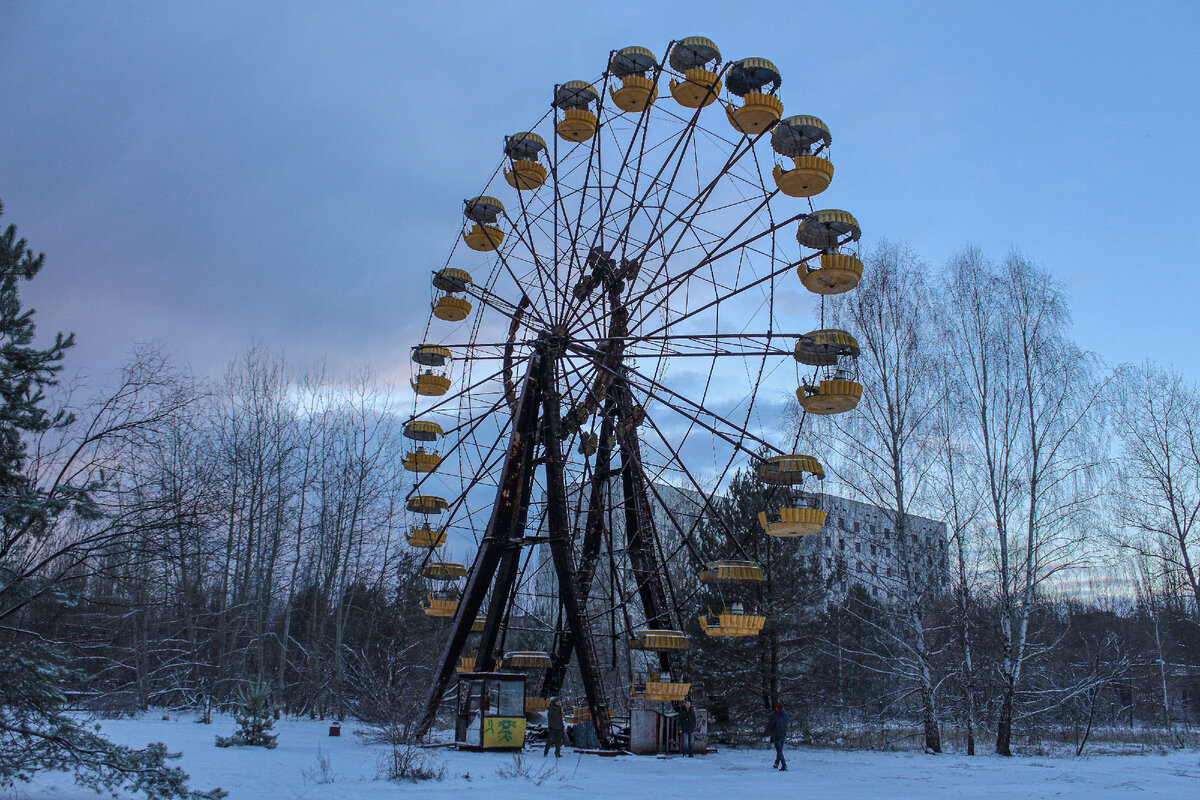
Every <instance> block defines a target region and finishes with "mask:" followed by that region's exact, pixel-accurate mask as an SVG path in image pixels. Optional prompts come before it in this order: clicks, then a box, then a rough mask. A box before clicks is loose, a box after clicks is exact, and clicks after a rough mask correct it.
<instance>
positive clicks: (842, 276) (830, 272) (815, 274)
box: [796, 253, 863, 294]
mask: <svg viewBox="0 0 1200 800" xmlns="http://www.w3.org/2000/svg"><path fill="white" fill-rule="evenodd" d="M796 273H797V274H798V275H799V276H800V282H801V283H802V284H804V288H805V289H808V290H809V291H810V292H812V293H814V294H841V293H842V292H848V291H850V290H851V289H853V288H854V287H855V286H858V282H859V281H860V280H861V279H862V273H863V264H862V262H861V261H859V260H858V259H857V258H855V257H854V256H852V255H850V254H849V253H822V254H821V268H820V269H813V270H810V269H809V268H808V263H807V262H805V263H804V264H801V265H800V266H799V267H797V269H796Z"/></svg>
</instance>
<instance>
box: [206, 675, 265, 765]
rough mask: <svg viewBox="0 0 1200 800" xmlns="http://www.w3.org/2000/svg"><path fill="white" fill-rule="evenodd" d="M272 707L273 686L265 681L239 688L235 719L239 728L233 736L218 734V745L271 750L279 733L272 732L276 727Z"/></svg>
mask: <svg viewBox="0 0 1200 800" xmlns="http://www.w3.org/2000/svg"><path fill="white" fill-rule="evenodd" d="M273 717H274V712H273V711H272V708H271V687H270V686H269V685H267V684H265V683H253V684H250V685H249V686H243V687H242V688H241V689H239V690H238V710H237V713H236V714H234V717H233V720H234V722H236V723H237V724H238V730H237V732H236V733H234V734H233V736H218V737H217V747H240V746H243V745H244V746H247V747H265V748H267V749H268V750H271V749H273V748H274V747H275V740H276V739H278V738H279V734H276V733H271V729H272V728H274V727H275V720H274V719H273Z"/></svg>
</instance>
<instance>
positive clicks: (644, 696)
mask: <svg viewBox="0 0 1200 800" xmlns="http://www.w3.org/2000/svg"><path fill="white" fill-rule="evenodd" d="M691 690H692V685H691V684H690V683H683V682H680V681H672V680H670V678H669V676H668V679H667V680H662V678H661V676H660V675H659V674H658V673H657V672H651V673H650V675H649V676H648V677H647V678H646V680H645V681H642V682H634V684H633V685H632V686H631V687H630V694H631V695H632V696H633V698H634V699H635V700H658V701H661V702H668V703H669V702H680V701H682V700H683V699H684V698H685V697H687V696H688V692H690V691H691Z"/></svg>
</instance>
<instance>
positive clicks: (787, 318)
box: [404, 37, 862, 745]
mask: <svg viewBox="0 0 1200 800" xmlns="http://www.w3.org/2000/svg"><path fill="white" fill-rule="evenodd" d="M781 83H782V79H781V76H780V73H779V70H778V69H777V68H776V67H775V66H774V65H773V64H772V63H771V62H770V61H767V60H766V59H763V58H743V59H740V60H735V61H725V60H723V58H722V55H721V53H720V50H719V49H718V47H717V45H716V44H715V43H713V42H712V41H710V40H708V39H705V38H703V37H688V38H685V39H681V40H679V41H675V42H672V43H670V44H669V45H668V47H667V48H666V49H665V52H664V54H663V56H662V57H661V58H660V57H659V56H657V55H656V54H655V53H654V52H652V51H651V50H648V49H646V48H643V47H625V48H623V49H620V50H616V51H613V52H612V53H610V55H609V59H608V64H607V67H606V69H605V70H604V71H603V73H602V74H601V75H600V76H599V78H597V79H596V80H594V81H590V82H589V81H583V80H572V81H567V82H565V83H562V84H560V85H558V86H556V87H554V90H553V92H552V94H551V97H550V99H551V103H550V108H549V110H548V111H547V112H546V113H545V115H544V116H543V117H542V118H541V119H540V120H538V121H537V122H536V123H535V124H534V125H531V126H530V129H529V130H526V131H519V132H513V133H510V134H509V135H507V136H504V137H503V139H501V138H500V136H499V135H497V137H496V148H497V153H498V155H501V160H500V164H499V165H498V166H497V168H496V169H495V171H494V172H493V173H492V175H491V176H490V177H489V178H488V179H487V180H486V181H485V182H484V184H483V186H482V188H481V189H478V190H476V191H477V193H474V194H472V196H470V197H469V198H468V199H466V200H465V201H464V203H463V207H462V214H463V217H464V223H463V230H462V234H461V236H459V237H457V238H456V240H455V243H454V245H453V247H452V248H451V249H450V252H449V255H448V257H447V259H446V261H445V263H444V264H443V265H442V266H441V267H440V268H438V269H436V270H434V271H433V274H432V279H431V287H432V299H431V318H430V321H429V323H428V324H427V327H426V330H425V334H424V337H423V340H422V341H421V342H420V343H418V344H417V345H416V346H415V347H413V348H412V361H413V379H412V386H413V389H414V391H415V392H416V402H415V405H414V411H413V416H412V418H411V419H410V420H409V421H408V423H407V424H406V426H405V429H404V435H405V436H406V437H408V439H410V440H411V442H412V447H411V449H410V451H409V452H408V454H407V455H406V457H405V461H404V466H405V468H406V469H408V470H410V471H411V472H412V473H413V477H414V480H413V488H412V491H411V493H410V495H409V497H408V499H407V508H408V510H409V511H410V512H412V514H413V525H412V527H411V529H410V532H409V534H408V543H409V544H410V545H411V546H413V547H415V548H419V549H420V550H421V551H422V552H423V554H424V559H425V560H424V563H423V574H424V576H425V577H426V579H428V580H429V582H430V591H429V594H428V596H427V598H426V600H425V603H424V611H425V613H426V614H428V615H430V616H433V617H444V618H446V619H447V620H448V630H447V634H446V644H445V647H444V649H443V651H442V654H441V657H440V660H439V663H438V669H437V674H436V675H435V677H434V680H433V681H432V684H431V686H430V690H429V697H428V703H427V708H426V715H425V718H424V721H423V723H422V728H423V729H424V728H427V727H428V726H429V725H430V724H431V723H432V721H433V718H434V715H435V714H436V711H437V708H438V704H439V703H440V702H441V700H442V699H443V697H444V695H445V692H446V690H447V687H448V685H449V683H450V681H451V679H452V678H453V677H454V675H455V673H456V672H458V673H463V674H476V673H489V672H494V671H497V670H510V671H514V672H521V673H524V674H525V676H526V679H527V683H526V686H527V690H526V694H525V698H524V709H523V710H524V711H526V712H535V711H540V710H544V709H545V708H546V706H547V704H548V702H549V699H548V698H550V697H551V696H554V695H558V694H560V693H561V692H562V690H563V688H564V684H565V682H566V681H567V676H568V672H571V675H572V676H573V677H572V681H573V682H574V684H575V685H577V686H579V687H581V689H582V694H583V697H582V698H581V702H580V704H579V708H578V711H577V714H576V716H577V719H579V720H582V719H590V720H591V721H592V723H593V724H594V727H595V731H596V734H597V737H598V738H599V741H600V742H601V743H602V744H603V745H608V744H609V743H611V741H612V735H613V725H612V723H613V718H614V716H616V715H618V714H619V713H620V712H621V710H622V709H628V708H629V707H630V705H631V704H634V703H638V702H650V703H664V702H666V703H669V702H673V701H679V700H681V699H683V698H684V697H685V696H687V695H688V693H689V692H690V691H692V683H693V681H692V678H693V676H690V675H689V674H688V650H689V649H690V646H691V641H692V638H693V636H694V635H696V634H695V633H694V631H696V630H698V631H699V632H700V633H699V635H706V636H719V637H729V638H730V639H737V638H739V637H740V638H749V637H753V636H757V635H758V633H759V631H760V630H761V629H762V628H763V626H764V624H765V623H766V615H765V614H764V613H763V611H762V609H755V608H753V606H752V604H751V603H748V602H746V601H745V600H744V599H738V598H739V595H738V592H739V587H743V588H744V587H748V586H749V587H752V586H753V585H754V584H755V583H756V582H760V581H762V580H763V571H762V569H761V568H760V567H759V565H758V564H756V563H754V561H753V560H750V559H748V558H746V557H745V554H744V553H739V552H736V548H734V547H732V546H731V547H729V548H725V551H724V552H705V550H706V549H708V550H712V548H711V547H708V548H705V547H702V546H701V545H700V543H699V541H698V539H697V536H696V530H697V527H698V526H699V525H700V524H702V522H703V521H704V520H705V519H709V516H710V515H709V514H708V512H709V511H710V510H711V507H712V502H713V498H714V497H716V496H717V495H719V494H720V492H721V491H722V490H723V488H724V487H725V486H726V484H727V482H728V479H729V477H730V476H731V475H732V474H733V473H734V472H735V471H736V470H738V469H751V470H754V471H755V472H756V473H757V475H758V477H759V479H760V480H761V481H763V482H764V483H765V484H768V485H772V486H779V487H784V488H785V489H786V490H787V491H785V492H783V493H781V495H780V496H781V497H783V498H784V500H783V501H781V507H774V508H766V509H762V510H761V512H762V513H761V514H760V515H759V521H760V522H761V525H762V528H763V532H764V535H769V536H780V537H795V536H804V535H811V534H814V533H816V532H818V531H820V529H821V526H822V525H823V524H824V520H825V511H824V510H822V509H821V508H820V507H819V506H820V503H819V496H818V495H817V493H815V492H814V491H812V487H813V485H814V484H813V481H816V480H819V479H821V478H823V477H824V472H823V469H822V466H821V463H820V460H819V458H818V457H816V456H814V455H810V454H801V453H793V452H790V449H789V448H786V447H780V446H778V445H776V444H775V443H773V441H772V440H773V439H776V438H778V437H777V436H775V435H774V434H775V432H776V431H775V427H776V426H775V424H774V419H775V418H776V417H777V413H778V412H777V411H770V410H768V411H767V412H766V417H767V418H764V412H763V406H764V400H765V402H766V405H767V406H772V404H775V406H777V404H778V395H777V394H775V393H774V391H775V390H774V387H776V386H779V385H784V384H786V385H787V386H788V387H789V389H794V390H795V393H796V397H797V399H798V401H799V403H800V406H801V408H802V410H803V413H804V414H836V413H843V412H846V411H849V410H851V409H853V408H854V407H855V405H856V404H857V403H858V400H859V398H860V396H861V393H862V387H861V385H860V384H859V383H858V382H857V381H856V371H855V366H854V362H855V359H856V358H857V356H858V352H859V351H858V345H857V343H856V342H855V340H854V338H853V336H852V335H851V334H850V333H848V332H846V331H840V330H832V329H823V328H819V327H818V328H817V329H815V330H807V331H805V328H806V327H808V328H811V327H813V326H812V325H811V323H810V324H809V325H805V324H804V320H805V319H806V318H809V319H810V320H811V318H812V315H811V314H810V313H808V312H807V311H806V310H802V309H803V305H804V302H803V299H802V298H803V297H804V296H805V295H806V294H808V293H811V294H815V295H816V296H817V297H819V298H823V297H824V296H826V295H832V294H838V293H841V292H845V291H848V290H850V289H853V288H854V287H855V286H856V285H857V283H858V281H859V279H860V277H861V275H862V262H861V261H860V259H859V255H858V252H857V247H858V245H857V243H858V240H859V235H860V231H859V226H858V223H857V221H856V220H855V219H854V217H853V216H851V215H850V214H849V213H847V212H845V211H841V210H833V209H818V208H815V207H814V204H813V201H812V198H813V197H815V196H816V195H819V194H820V193H821V192H823V191H825V190H826V188H827V187H828V186H829V185H830V182H831V180H832V178H833V174H834V166H833V162H832V161H831V160H830V144H831V141H832V136H831V133H830V131H829V129H828V127H827V126H826V125H825V124H824V123H823V122H822V121H821V120H820V119H818V118H817V117H814V116H807V115H792V116H784V106H783V101H782V99H781V97H780V95H779V88H780V85H781ZM660 90H665V91H664V92H663V94H664V95H669V96H660ZM823 302H824V300H823V299H822V300H821V301H820V303H821V304H823ZM821 308H822V309H823V305H821ZM820 317H822V318H823V314H821V315H820ZM772 407H774V406H772ZM802 424H803V423H802ZM793 446H794V445H793ZM451 539H453V541H455V542H459V543H465V542H470V543H472V544H473V546H474V548H475V556H474V560H473V561H472V563H469V564H460V563H455V562H452V561H448V560H446V559H445V557H442V556H440V555H439V554H440V553H441V552H442V548H443V547H444V546H446V544H447V542H448V541H449V540H451ZM681 559H682V560H683V561H684V562H685V563H688V564H689V565H691V566H692V567H694V569H695V573H696V575H697V577H698V580H699V582H700V583H701V584H703V585H706V586H709V587H715V588H716V589H718V590H719V591H720V593H721V597H722V598H724V602H723V603H722V607H721V608H719V609H707V608H700V607H698V606H697V599H696V597H695V596H694V594H689V593H688V592H686V591H683V590H682V588H681V587H680V586H679V585H678V584H679V581H678V580H675V579H673V578H672V575H671V572H670V570H669V569H668V564H671V563H678V562H679V561H680V560H681ZM693 622H698V623H699V626H698V627H697V626H696V625H695V624H693ZM689 630H692V631H693V633H691V634H690V633H689ZM618 646H619V647H620V648H621V649H622V651H623V654H622V656H621V658H620V659H618V658H617V655H616V650H617V648H618ZM601 653H603V654H604V656H605V664H606V665H605V666H604V667H603V668H602V665H601V662H600V657H601ZM618 661H619V663H620V665H621V669H614V667H615V666H616V665H617V664H618ZM622 669H623V670H624V671H625V672H627V673H628V674H627V675H621V674H620V672H621V671H622ZM614 673H617V674H614Z"/></svg>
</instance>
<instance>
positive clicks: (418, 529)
mask: <svg viewBox="0 0 1200 800" xmlns="http://www.w3.org/2000/svg"><path fill="white" fill-rule="evenodd" d="M405 538H407V540H408V545H409V547H428V548H434V547H441V546H442V545H444V544H445V543H446V532H445V531H439V530H434V529H433V528H431V527H429V526H428V525H416V526H414V527H413V528H411V529H409V531H408V536H407V537H405Z"/></svg>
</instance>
